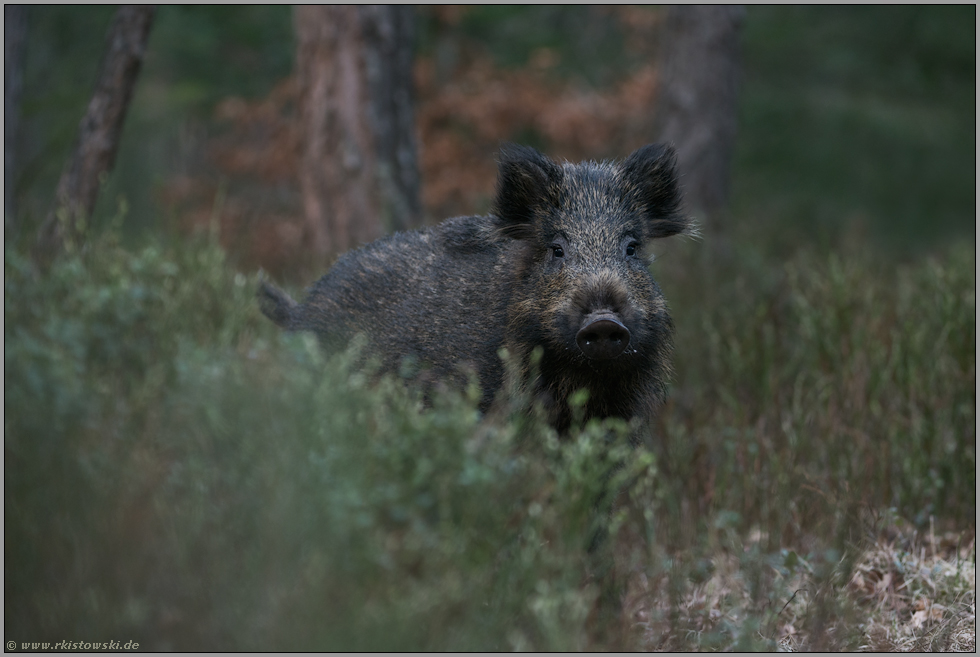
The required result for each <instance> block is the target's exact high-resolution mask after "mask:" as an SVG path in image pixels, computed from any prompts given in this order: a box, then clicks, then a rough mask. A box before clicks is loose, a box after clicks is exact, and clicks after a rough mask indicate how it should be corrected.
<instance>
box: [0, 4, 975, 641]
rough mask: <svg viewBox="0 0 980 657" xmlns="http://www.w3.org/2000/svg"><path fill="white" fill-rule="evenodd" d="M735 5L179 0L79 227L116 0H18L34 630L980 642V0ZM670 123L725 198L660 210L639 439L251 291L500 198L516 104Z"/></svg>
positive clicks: (614, 151)
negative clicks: (419, 359)
mask: <svg viewBox="0 0 980 657" xmlns="http://www.w3.org/2000/svg"><path fill="white" fill-rule="evenodd" d="M141 11H143V12H144V14H145V11H146V10H141ZM701 11H702V10H700V9H690V8H688V9H686V10H679V9H677V8H676V7H641V6H628V7H618V6H601V7H600V6H528V7H525V6H465V7H463V6H438V7H426V6H420V7H415V8H408V7H398V8H392V7H388V8H384V9H378V8H361V9H356V10H355V9H352V8H344V7H320V8H313V9H310V8H294V7H290V6H239V7H236V6H161V7H159V8H158V9H157V10H156V13H155V15H154V16H153V20H152V24H151V26H150V29H149V32H148V40H147V41H146V43H145V55H144V56H143V61H142V67H141V69H140V71H139V74H138V76H137V77H135V78H133V79H134V80H135V86H134V90H133V96H132V100H131V102H130V103H129V106H128V112H127V113H126V116H125V122H124V123H123V124H122V133H121V136H120V138H119V140H118V153H117V155H116V160H115V164H114V166H113V167H112V168H111V171H110V172H109V174H108V175H107V176H104V177H103V178H102V179H101V180H98V181H97V185H96V186H95V189H96V191H97V192H98V194H97V199H96V201H95V205H94V208H93V209H92V210H91V212H90V213H89V214H86V213H82V215H80V216H81V218H82V219H83V221H80V222H79V221H77V220H72V221H74V224H72V223H71V221H67V222H66V221H65V219H66V216H65V215H64V214H62V213H60V211H58V208H56V204H55V198H56V189H58V188H59V185H60V183H59V181H60V180H62V179H64V176H63V175H62V174H63V172H65V171H69V169H70V167H68V165H67V164H66V163H69V162H71V161H77V159H73V158H74V156H73V153H74V151H73V144H74V143H75V140H76V138H77V135H78V134H79V125H80V121H81V120H82V117H83V116H85V115H86V111H87V106H88V105H89V102H90V99H91V98H92V94H93V88H94V87H95V86H96V80H97V78H98V75H99V70H100V60H101V59H102V57H103V52H104V50H105V48H106V34H107V30H110V29H112V28H111V27H110V26H111V25H114V24H115V23H113V20H114V16H116V15H117V9H116V8H115V7H111V6H75V5H70V6H67V5H66V6H30V7H28V8H27V9H26V11H24V10H22V9H21V8H16V7H13V6H11V5H6V6H5V34H6V38H5V62H6V88H7V93H6V94H5V119H6V120H5V125H6V128H7V133H6V136H7V138H6V141H5V175H6V178H5V180H6V183H5V205H6V220H5V258H4V341H5V343H4V384H5V385H4V512H5V513H4V529H5V533H4V547H5V550H4V557H5V574H4V592H5V602H6V604H5V610H4V618H5V628H4V632H5V637H4V638H5V639H6V640H15V641H17V642H21V641H33V640H38V641H52V642H56V641H60V640H63V639H65V640H75V641H79V640H91V641H96V640H98V641H103V640H122V641H125V640H128V639H130V638H132V639H134V640H136V641H138V642H139V643H140V647H141V648H147V649H154V650H167V649H177V650H200V649H205V650H229V649H239V650H255V649H257V648H263V649H273V650H282V649H296V650H299V649H302V650H362V651H376V650H381V651H390V650H486V649H492V650H525V649H530V650H606V649H624V650H653V649H661V650H682V651H691V650H750V649H762V650H776V649H777V648H780V649H794V650H814V651H820V650H873V651H886V650H919V651H927V650H953V649H957V650H967V651H971V650H975V643H976V620H975V590H976V585H975V563H976V548H975V537H976V376H975V373H976V273H975V272H976V216H977V215H976V47H975V44H976V27H975V26H976V8H975V7H974V6H972V5H966V6H890V7H877V6H875V7H868V6H861V7H840V6H826V7H792V6H780V7H768V6H752V7H748V8H747V9H744V10H742V9H738V8H726V7H720V8H719V7H715V8H714V9H713V10H709V11H708V14H710V16H707V18H706V15H705V14H702V13H699V12H701ZM331 12H333V13H331ZM358 35H359V36H360V40H358ZM345 58H346V59H345ZM351 61H360V62H361V63H362V64H363V66H362V67H361V68H359V69H357V68H356V67H355V69H356V70H357V71H360V74H353V75H346V74H344V71H347V72H348V73H349V72H350V71H351V70H355V69H350V68H345V67H344V66H345V64H344V62H347V63H348V64H349V63H350V62H351ZM318 84H320V85H321V86H320V87H318V86H317V85H318ZM316 89H320V91H316ZM323 89H326V90H327V91H326V92H324V91H323ZM317 94H319V95H317ZM365 98H369V99H370V102H367V103H366V104H358V103H362V101H364V99H365ZM330 103H333V104H332V105H331V104H330ZM371 103H374V104H373V105H372V104H371ZM325 116H334V117H337V116H340V117H346V118H344V120H343V121H340V120H336V121H334V122H333V123H331V122H330V121H326V122H323V121H320V119H322V117H325ZM317 117H320V119H318V118H317ZM318 121H320V122H318ZM344 121H346V123H345V122H344ZM11 126H13V130H11ZM365 135H366V136H365ZM372 135H374V136H372ZM377 135H383V136H384V137H383V138H377V139H376V141H374V142H372V139H375V137H376V136H377ZM660 139H669V140H671V141H674V142H675V143H676V144H677V145H678V148H679V150H680V151H681V174H682V182H683V184H684V186H685V189H686V192H687V199H688V208H689V210H690V211H691V213H692V214H693V215H694V216H695V218H696V219H697V221H698V222H699V224H700V225H701V232H702V237H701V238H700V239H688V238H672V239H668V240H663V241H662V243H660V244H658V245H656V247H655V251H656V255H657V259H656V261H655V262H653V263H652V265H651V272H652V273H653V275H654V277H655V278H656V279H657V281H658V283H659V284H660V285H661V287H662V289H663V291H664V294H665V296H666V298H667V300H668V303H669V304H670V307H671V314H672V316H673V319H674V323H675V326H676V338H675V350H674V367H675V372H676V373H675V376H674V380H673V383H672V388H671V392H670V399H669V401H668V402H667V404H666V405H665V407H664V408H663V409H662V412H661V414H660V416H659V417H658V419H657V421H656V422H655V423H654V426H652V427H648V428H645V433H644V437H645V445H644V447H643V448H640V449H637V450H635V451H633V452H630V453H629V455H630V456H629V458H628V459H626V458H625V457H623V455H622V454H620V455H619V456H615V457H609V456H608V455H606V452H605V451H602V450H598V449H597V448H596V445H597V444H600V443H601V441H603V440H605V439H606V438H607V437H608V436H610V435H614V434H615V435H619V434H621V433H622V429H623V427H622V426H619V425H615V424H614V423H613V424H610V425H602V426H599V425H593V424H590V425H588V426H586V427H576V428H575V430H574V431H572V432H571V433H570V435H569V436H567V437H564V438H563V440H561V441H559V440H558V439H557V437H556V436H555V435H554V434H553V432H550V430H549V429H548V428H547V427H543V426H540V425H536V424H535V423H534V422H532V421H531V420H527V418H525V417H523V416H519V417H510V416H508V417H482V418H481V416H480V415H479V414H478V413H477V412H476V410H475V408H476V407H475V399H476V397H474V396H473V394H472V391H449V392H448V393H447V394H446V396H445V398H441V397H440V398H437V399H436V400H435V401H434V402H433V403H432V404H430V405H429V406H425V405H423V404H422V403H421V400H420V399H419V397H418V396H417V395H415V393H413V392H412V391H408V390H405V389H404V386H400V385H397V383H398V382H397V381H392V380H385V381H384V382H382V384H380V385H378V386H370V385H368V384H367V383H366V382H365V378H364V377H363V376H360V375H359V374H357V373H356V372H352V371H350V368H349V365H350V362H349V361H348V360H345V358H346V357H342V358H339V359H334V360H330V361H327V362H324V360H323V359H322V357H321V356H320V354H319V353H318V351H317V349H316V347H315V344H313V342H312V341H311V340H307V339H306V338H305V337H304V336H295V335H293V336H290V335H283V334H282V332H280V331H279V330H278V329H277V328H276V327H275V326H273V325H272V323H271V322H269V321H268V320H267V319H265V318H264V317H262V316H261V314H260V313H259V311H258V309H257V304H256V302H255V296H254V295H255V289H256V286H257V284H258V272H259V270H260V268H261V269H264V270H265V271H266V272H269V273H270V274H271V275H272V277H273V278H274V279H276V280H277V281H279V282H282V283H284V284H285V286H286V287H287V288H289V289H290V290H291V292H293V293H294V295H299V294H301V290H302V288H303V287H304V286H306V285H309V284H310V283H311V282H312V281H314V280H315V279H316V278H317V277H318V276H320V275H321V274H322V273H323V272H324V271H326V268H327V267H328V266H329V265H330V263H331V262H332V261H333V259H334V258H336V256H337V255H338V254H339V253H340V252H343V251H344V250H346V249H347V248H350V247H352V246H356V244H358V243H359V242H362V241H366V240H369V239H372V238H373V237H376V236H379V235H381V234H383V233H385V232H390V231H391V230H395V229H403V228H411V227H416V226H422V225H429V224H434V223H437V222H439V221H441V220H443V219H445V218H447V217H450V216H453V215H458V214H469V213H485V212H487V211H489V210H490V208H491V204H492V195H493V190H494V183H495V177H496V165H495V161H494V155H495V153H496V151H497V149H498V148H499V146H500V144H501V142H504V141H515V142H519V143H523V144H529V145H531V146H534V147H536V148H538V149H540V150H542V151H543V152H545V153H547V154H548V155H551V156H553V157H557V158H566V159H569V160H580V159H596V160H599V159H612V158H622V157H625V156H626V155H628V154H629V153H630V152H631V151H633V150H634V149H636V148H638V147H640V146H642V145H644V144H647V143H650V142H654V141H657V140H660ZM365 140H366V141H365ZM371 143H373V146H368V147H365V144H371ZM365 163H367V166H365ZM372 163H373V164H372ZM365 172H369V173H372V175H368V176H365V175H364V173H365ZM374 174H376V175H374ZM96 177H97V176H96ZM59 194H60V192H59ZM345 213H346V214H345ZM345 217H346V218H345ZM68 219H71V218H70V217H68ZM76 219H77V218H76ZM52 222H53V223H52ZM52 226H55V227H58V226H60V227H61V228H60V230H66V231H68V232H65V233H63V234H62V236H63V237H66V239H63V240H62V239H60V238H59V240H55V241H54V242H51V244H54V245H55V251H57V254H56V256H55V257H53V258H45V257H40V256H39V251H38V250H37V248H38V244H39V243H40V242H39V241H38V238H37V236H38V234H39V231H41V232H42V234H44V233H43V230H42V228H44V227H47V228H51V227H52ZM617 432H619V433H617ZM603 444H604V443H603ZM606 458H613V461H612V462H615V463H619V464H621V463H622V462H623V461H627V462H628V463H629V464H630V465H629V467H628V468H625V469H623V470H622V474H623V476H624V477H632V479H631V480H630V481H631V485H630V487H629V488H628V489H626V488H624V489H623V490H624V491H625V492H624V493H623V495H622V505H623V506H622V512H621V513H620V512H618V511H617V515H615V518H613V516H612V515H610V516H609V518H607V519H610V529H609V535H610V538H609V541H608V542H607V543H606V545H608V546H610V547H609V549H610V550H613V552H614V554H615V559H614V560H613V561H614V563H615V567H614V568H613V570H615V571H616V572H618V573H619V574H618V575H616V576H615V577H613V578H612V579H603V578H602V577H599V576H597V575H596V572H597V571H596V568H597V566H596V564H595V561H594V558H595V555H594V554H593V553H591V552H590V553H588V554H587V553H586V551H585V549H584V545H583V539H582V537H583V536H584V535H587V533H588V531H592V529H591V527H592V525H590V524H589V523H590V522H594V521H595V518H596V517H597V516H596V514H595V513H594V511H595V505H594V500H595V491H596V490H597V486H598V487H601V486H604V485H605V484H606V483H607V481H608V472H609V469H608V468H609V463H607V462H606V461H604V459H606ZM616 458H622V459H623V461H615V459H616ZM590 491H592V492H590ZM613 520H614V521H613ZM603 549H605V548H603ZM616 577H618V578H619V579H616ZM610 581H614V582H615V583H616V586H620V585H621V586H620V588H618V589H615V588H614V589H613V593H612V594H609V589H608V587H607V588H606V589H603V588H602V587H603V586H607V584H605V583H604V582H607V583H608V582H610ZM612 598H615V604H612V605H611V606H610V605H608V604H605V603H603V600H606V602H608V600H609V599H612ZM604 605H605V606H604ZM89 637H93V638H91V639H89ZM18 647H20V645H19V644H18Z"/></svg>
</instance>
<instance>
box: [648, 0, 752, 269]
mask: <svg viewBox="0 0 980 657" xmlns="http://www.w3.org/2000/svg"><path fill="white" fill-rule="evenodd" d="M744 17H745V9H744V8H743V7H740V6H724V5H712V6H702V5H672V6H670V8H669V9H668V10H667V18H666V21H665V24H664V27H663V39H662V42H661V43H662V54H661V61H662V62H663V65H662V69H661V71H662V72H661V83H660V91H659V100H658V107H657V114H656V123H657V131H656V132H657V134H658V138H659V139H661V140H664V141H670V142H673V143H674V145H675V146H676V147H677V154H678V165H679V168H680V172H681V176H682V177H681V182H682V185H683V187H684V194H685V198H686V200H687V204H688V207H689V209H690V211H691V212H692V214H693V215H694V216H695V219H697V221H698V223H699V225H700V228H701V232H702V235H703V236H704V239H705V242H706V243H707V246H708V247H709V248H708V249H707V252H706V254H710V255H709V257H717V256H720V257H722V258H726V257H727V256H728V253H729V252H730V249H731V247H730V244H729V236H728V230H727V226H726V225H725V223H726V222H725V220H724V216H725V213H726V209H727V205H728V200H729V189H730V181H731V160H732V153H733V151H734V146H735V132H736V120H737V113H738V107H737V101H738V86H739V76H740V69H741V67H740V53H739V36H740V32H741V28H742V23H743V20H744Z"/></svg>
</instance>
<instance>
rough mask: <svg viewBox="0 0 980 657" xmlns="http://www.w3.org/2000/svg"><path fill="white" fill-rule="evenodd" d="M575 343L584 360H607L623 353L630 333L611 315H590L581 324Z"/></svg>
mask: <svg viewBox="0 0 980 657" xmlns="http://www.w3.org/2000/svg"><path fill="white" fill-rule="evenodd" d="M575 342H577V343H578V348H579V349H581V350H582V353H583V354H585V357H586V358H591V359H593V360H609V359H610V358H615V357H616V356H618V355H620V354H621V353H623V351H624V350H625V349H626V347H627V346H628V345H629V343H630V332H629V329H627V328H626V327H625V326H623V323H622V322H621V321H619V319H617V318H616V316H615V315H613V314H612V313H592V314H590V315H588V316H587V317H586V318H585V321H583V322H582V328H580V329H579V331H578V335H576V336H575Z"/></svg>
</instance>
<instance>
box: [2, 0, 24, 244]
mask: <svg viewBox="0 0 980 657" xmlns="http://www.w3.org/2000/svg"><path fill="white" fill-rule="evenodd" d="M26 44H27V7H25V6H24V5H4V6H3V230H4V235H5V236H11V235H12V234H13V232H14V229H15V225H14V212H15V210H16V208H14V180H15V178H16V176H15V170H14V168H15V166H16V165H17V161H16V147H17V130H18V128H19V127H20V126H19V123H20V96H21V90H22V89H23V82H24V46H25V45H26Z"/></svg>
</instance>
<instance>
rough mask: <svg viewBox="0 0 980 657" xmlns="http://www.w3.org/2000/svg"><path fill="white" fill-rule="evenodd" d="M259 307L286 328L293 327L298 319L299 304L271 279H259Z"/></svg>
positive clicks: (264, 313)
mask: <svg viewBox="0 0 980 657" xmlns="http://www.w3.org/2000/svg"><path fill="white" fill-rule="evenodd" d="M258 297H259V309H260V310H261V311H262V314H263V315H265V316H266V317H268V318H269V319H271V320H272V321H274V322H275V323H276V324H278V325H279V326H281V327H282V328H284V329H291V328H293V327H294V326H295V322H296V320H297V319H298V317H297V314H298V312H299V304H298V303H296V302H295V301H293V298H292V297H290V296H289V295H288V294H286V293H285V292H283V291H282V290H280V289H279V288H278V287H276V286H275V285H273V284H272V283H270V282H269V281H267V280H265V279H262V280H260V281H259V291H258Z"/></svg>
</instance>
